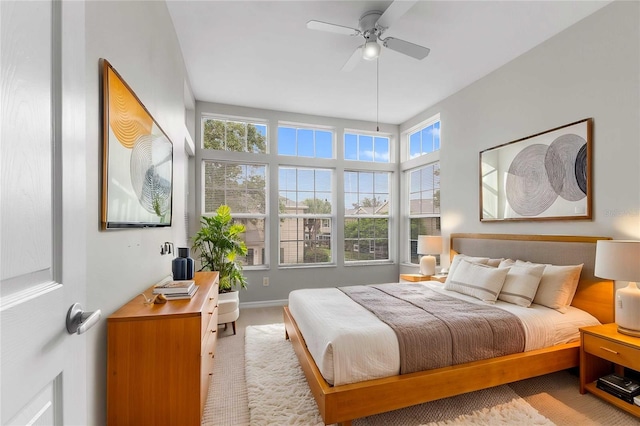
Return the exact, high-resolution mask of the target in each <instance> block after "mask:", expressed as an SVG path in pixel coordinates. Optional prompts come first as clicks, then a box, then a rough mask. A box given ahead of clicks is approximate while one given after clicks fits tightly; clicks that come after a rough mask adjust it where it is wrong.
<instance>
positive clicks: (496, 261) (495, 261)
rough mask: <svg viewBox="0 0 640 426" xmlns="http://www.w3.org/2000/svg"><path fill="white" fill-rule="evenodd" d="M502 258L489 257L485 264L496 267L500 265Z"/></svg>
mask: <svg viewBox="0 0 640 426" xmlns="http://www.w3.org/2000/svg"><path fill="white" fill-rule="evenodd" d="M503 260H504V259H489V260H488V261H487V263H486V264H487V265H488V266H493V267H494V268H497V267H498V266H499V265H500V262H502V261H503Z"/></svg>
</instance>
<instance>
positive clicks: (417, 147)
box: [409, 121, 440, 158]
mask: <svg viewBox="0 0 640 426" xmlns="http://www.w3.org/2000/svg"><path fill="white" fill-rule="evenodd" d="M438 150H440V122H439V121H436V122H435V123H432V124H430V125H428V126H426V127H423V128H422V129H420V130H417V131H415V132H414V133H411V134H410V135H409V158H415V157H419V156H421V155H424V154H429V153H430V152H435V151H438Z"/></svg>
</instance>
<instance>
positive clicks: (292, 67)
mask: <svg viewBox="0 0 640 426" xmlns="http://www.w3.org/2000/svg"><path fill="white" fill-rule="evenodd" d="M607 3H609V1H582V0H575V1H419V2H417V3H416V4H415V5H414V6H413V7H412V8H411V9H409V11H408V12H407V13H406V14H405V15H404V16H402V17H401V18H399V19H398V20H397V21H395V22H394V23H393V25H392V26H391V27H390V28H389V29H388V30H387V31H386V32H385V33H384V37H388V36H392V37H395V38H400V39H403V40H406V41H410V42H412V43H415V44H419V45H422V46H425V47H429V48H430V49H431V53H430V54H429V56H427V57H426V58H425V59H423V60H422V61H418V60H416V59H413V58H410V57H407V56H404V55H402V54H400V53H397V52H394V51H392V50H389V49H385V48H383V49H382V53H381V55H380V58H379V113H378V114H379V115H378V116H376V63H375V61H371V62H369V61H361V62H360V63H359V64H358V66H357V67H356V68H355V69H354V70H353V71H351V72H343V71H341V68H342V66H343V65H344V63H345V62H346V61H347V59H348V58H349V57H350V56H351V54H352V52H353V51H354V49H355V48H356V47H357V46H359V45H361V44H362V40H363V39H362V38H361V37H351V36H346V35H340V34H333V33H326V32H320V31H312V30H309V29H307V27H306V23H307V21H309V20H311V19H314V20H319V21H325V22H330V23H335V24H339V25H344V26H347V27H352V28H357V27H358V20H359V18H360V16H361V15H362V14H363V13H364V12H367V11H369V10H376V9H377V10H381V11H384V10H385V9H386V8H387V7H388V5H389V4H391V1H212V0H210V1H202V0H200V1H193V0H180V1H179V0H168V1H167V4H168V8H169V12H170V14H171V17H172V19H173V22H174V25H175V29H176V32H177V34H178V39H179V41H180V46H181V48H182V52H183V55H184V60H185V63H186V67H187V72H188V74H189V79H190V83H191V87H192V90H193V94H194V96H195V98H196V99H197V100H200V101H207V102H216V103H224V104H231V105H240V106H249V107H255V108H265V109H272V110H280V111H291V112H298V113H304V114H312V115H321V116H329V117H341V118H349V119H357V120H366V121H372V122H375V121H376V120H378V121H379V122H381V123H391V124H400V123H402V122H404V121H406V120H408V119H409V118H411V117H413V116H415V115H416V114H418V113H420V112H421V111H424V110H425V109H426V108H428V107H429V106H431V105H433V104H435V103H437V102H438V101H440V100H442V99H444V98H446V97H448V96H450V95H451V94H453V93H455V92H457V91H458V90H460V89H462V88H463V87H465V86H467V85H469V84H471V83H472V82H474V81H476V80H478V79H480V78H482V77H483V76H485V75H487V74H489V73H490V72H491V71H493V70H495V69H497V68H499V67H501V66H502V65H504V64H506V63H507V62H509V61H511V60H512V59H514V58H516V57H517V56H519V55H521V54H523V53H524V52H526V51H528V50H530V49H531V48H533V47H534V46H536V45H538V44H540V43H542V42H543V41H545V40H546V39H548V38H550V37H552V36H553V35H555V34H557V33H559V32H560V31H562V30H564V29H565V28H567V27H569V26H571V25H572V24H574V23H576V22H577V21H579V20H581V19H583V18H584V17H586V16H588V15H590V14H591V13H593V12H595V11H596V10H598V9H600V8H601V7H603V6H605V5H606V4H607Z"/></svg>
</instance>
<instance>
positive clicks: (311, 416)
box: [245, 324, 554, 426]
mask: <svg viewBox="0 0 640 426" xmlns="http://www.w3.org/2000/svg"><path fill="white" fill-rule="evenodd" d="M245 365H246V367H245V368H246V370H245V372H246V380H247V391H248V400H249V413H250V419H251V420H250V424H251V426H267V425H268V426H271V425H304V426H316V425H317V426H321V425H324V423H323V421H322V417H321V416H320V413H319V412H318V407H317V405H316V402H315V400H314V399H313V395H312V394H311V391H310V389H309V386H308V385H307V380H306V378H305V377H304V373H303V372H302V369H301V368H300V365H299V364H298V359H297V358H296V355H295V352H294V351H293V348H292V346H291V342H290V341H288V340H285V331H284V325H283V324H269V325H261V326H250V327H247V328H246V335H245ZM514 424H517V425H544V426H552V425H554V423H553V422H551V421H550V420H549V419H547V418H546V417H544V416H542V415H541V414H540V413H538V412H537V411H536V410H535V409H534V408H533V407H531V406H530V405H529V404H527V402H525V401H524V400H523V399H522V398H520V397H519V396H518V395H517V394H516V393H515V392H514V391H513V390H511V389H510V388H509V387H508V386H498V387H495V388H492V389H486V390H482V391H478V392H473V393H469V394H465V395H459V396H455V397H452V398H445V399H442V400H438V401H433V402H428V403H425V404H420V405H416V406H414V407H409V408H405V409H402V410H396V411H392V412H389V413H383V414H379V415H375V416H370V417H365V418H362V419H356V420H355V421H353V425H354V426H374V425H384V426H391V425H402V426H410V425H413V426H436V425H438V426H440V425H514Z"/></svg>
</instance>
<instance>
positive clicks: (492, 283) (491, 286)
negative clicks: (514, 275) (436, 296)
mask: <svg viewBox="0 0 640 426" xmlns="http://www.w3.org/2000/svg"><path fill="white" fill-rule="evenodd" d="M508 272H509V269H508V268H502V269H499V268H494V267H492V266H487V265H483V264H480V263H474V262H469V261H468V260H467V259H461V260H460V261H459V263H458V265H456V268H455V271H453V274H450V275H449V277H447V281H446V282H445V284H444V288H445V289H446V290H452V291H455V292H458V293H462V294H466V295H469V296H472V297H475V298H476V299H480V300H483V301H485V302H490V303H494V302H495V301H496V299H497V298H498V294H500V289H501V288H502V285H503V284H504V280H505V277H506V276H507V273H508Z"/></svg>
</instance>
